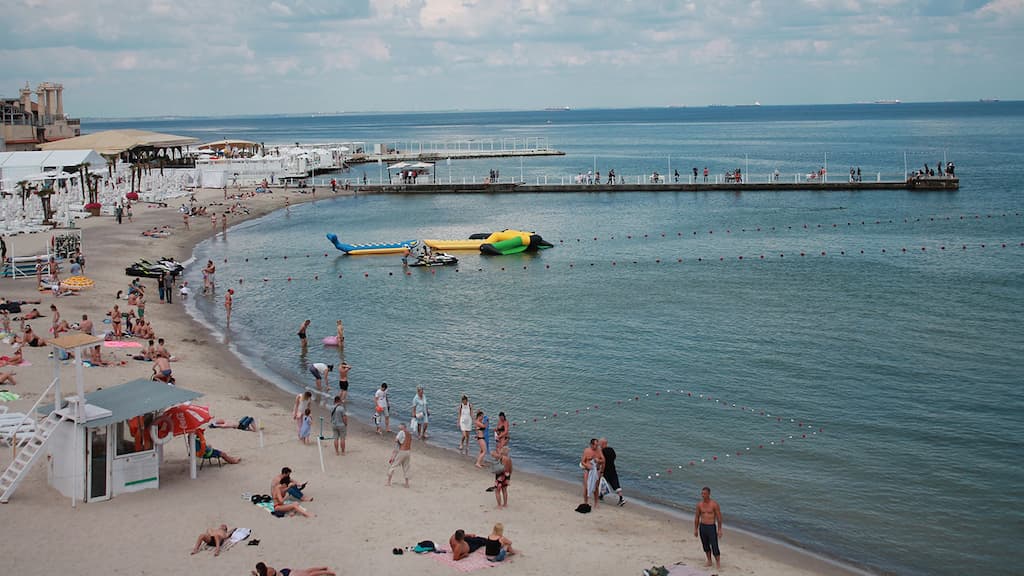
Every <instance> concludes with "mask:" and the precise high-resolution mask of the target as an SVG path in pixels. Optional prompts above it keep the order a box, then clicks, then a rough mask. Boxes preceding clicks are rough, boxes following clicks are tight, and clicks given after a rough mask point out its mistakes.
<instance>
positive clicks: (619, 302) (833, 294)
mask: <svg viewBox="0 0 1024 576" xmlns="http://www.w3.org/2000/svg"><path fill="white" fill-rule="evenodd" d="M111 128H139V129H145V130H156V131H159V132H169V133H174V134H181V135H186V136H195V137H197V138H200V139H203V140H216V139H221V138H240V139H247V140H253V141H256V142H264V143H266V144H267V145H277V144H290V143H295V142H299V143H303V144H306V143H316V142H352V141H361V142H367V143H392V144H391V146H393V147H398V148H399V149H402V148H405V149H409V148H415V147H416V146H419V145H420V144H418V143H422V142H452V143H454V142H463V143H467V142H476V143H477V145H478V146H487V145H488V144H485V143H487V142H492V143H500V142H502V141H505V142H509V141H518V142H520V146H522V145H523V144H522V143H524V142H531V141H532V142H545V143H546V144H547V145H549V146H550V147H552V148H556V149H558V150H562V151H564V152H565V155H564V156H558V157H544V158H524V159H519V158H514V159H481V160H453V161H452V162H451V163H450V164H448V163H439V164H438V165H437V167H436V171H437V172H438V173H437V174H436V175H435V177H436V178H437V179H438V180H440V181H445V180H446V179H450V180H451V181H453V182H454V181H463V180H467V181H468V180H469V179H476V180H477V181H479V180H480V179H481V178H483V177H486V176H487V175H488V174H489V172H490V171H491V170H498V171H499V172H500V174H501V176H502V177H503V178H506V177H513V178H516V179H521V180H524V181H528V182H536V181H543V180H545V179H546V180H547V181H548V182H556V181H567V180H568V179H571V178H573V177H575V176H576V175H578V174H581V173H584V174H585V173H586V172H587V171H598V172H600V173H601V174H604V175H607V173H608V170H610V169H614V170H615V171H616V173H617V174H620V175H624V176H626V180H627V181H628V182H631V181H636V178H643V177H645V175H649V174H651V173H653V172H656V171H657V172H659V173H661V174H670V175H671V174H673V172H674V171H675V170H679V172H680V173H681V178H683V179H686V178H689V177H691V176H692V171H693V168H697V169H698V172H699V174H700V177H701V178H702V176H703V169H704V167H705V166H707V167H708V168H709V171H710V173H711V174H712V175H718V174H723V173H724V172H725V171H731V170H734V169H736V168H741V169H742V171H743V172H744V173H746V174H747V175H748V178H750V179H753V180H757V179H762V180H763V179H764V178H767V175H768V174H770V173H771V172H773V171H774V170H776V169H778V170H779V171H780V173H781V175H782V176H781V178H782V179H783V180H785V181H793V180H799V179H802V178H805V177H806V176H805V175H806V174H808V173H811V172H815V171H818V170H820V169H821V168H823V167H826V166H827V174H828V177H829V178H830V179H833V180H834V179H840V180H846V179H847V178H848V176H849V170H850V169H851V168H853V169H854V170H856V169H857V168H860V170H861V174H862V178H863V179H864V180H871V179H879V178H881V179H883V180H892V179H902V178H903V177H904V175H905V174H906V173H907V172H908V171H914V170H917V169H921V168H923V167H924V165H925V164H927V165H928V166H929V167H930V168H932V169H934V167H935V166H936V164H939V163H941V164H943V165H945V164H946V163H948V162H953V163H954V164H955V167H956V175H957V176H958V177H959V178H960V189H959V190H958V191H953V192H913V191H867V190H865V191H844V192H815V191H778V192H743V191H740V192H639V191H622V192H593V193H565V194H446V193H440V194H430V195H419V194H394V195H365V194H358V195H355V196H332V194H330V191H329V190H328V189H326V188H320V189H319V190H318V191H317V198H318V199H317V200H316V202H314V203H310V204H302V205H294V206H292V207H290V208H289V209H288V210H280V211H277V212H274V213H272V214H269V215H267V216H264V217H262V218H259V219H255V220H251V221H248V222H244V223H242V224H239V225H237V226H233V227H231V228H230V229H228V230H227V231H226V232H225V233H219V234H217V235H216V236H215V237H213V238H211V239H210V240H208V241H206V242H203V243H202V244H200V245H199V246H198V247H197V248H196V250H195V259H196V261H197V262H198V263H202V262H205V261H206V260H207V259H210V260H213V261H214V262H216V263H217V278H218V286H217V291H216V295H214V296H212V297H204V296H202V295H201V294H199V292H200V291H199V290H196V296H195V298H194V300H193V302H192V303H191V305H190V311H191V313H192V314H194V315H196V317H197V318H199V319H200V320H201V321H202V322H204V323H205V324H206V325H207V326H208V327H209V328H210V330H211V331H212V332H213V333H214V335H215V337H216V338H218V339H220V340H222V341H224V342H226V343H228V344H229V345H230V347H231V349H232V350H233V351H235V353H237V354H239V355H240V356H241V357H242V358H243V359H244V361H245V362H246V363H247V364H249V365H250V366H252V367H253V368H255V369H256V370H257V371H259V372H260V373H261V374H264V375H266V376H267V377H268V378H270V379H271V380H273V381H274V382H276V383H277V384H278V385H279V386H281V387H282V388H284V389H286V390H289V391H291V392H295V391H297V390H299V389H300V388H301V387H302V386H308V385H310V384H311V383H312V378H311V377H310V376H309V373H308V372H307V368H308V365H309V363H311V362H325V363H330V364H335V365H337V364H338V363H339V361H340V360H342V359H344V360H346V361H348V362H349V363H350V364H351V365H352V372H351V376H350V381H351V390H350V399H351V406H352V408H351V417H353V418H356V419H359V420H362V421H364V422H366V423H369V422H370V420H371V415H372V409H371V406H372V394H373V392H374V391H375V390H376V389H377V388H378V386H379V385H380V384H381V383H382V382H387V383H388V384H389V387H390V388H389V390H390V398H391V402H392V405H393V406H394V410H393V411H394V414H395V418H394V419H395V420H396V421H395V422H392V426H393V427H394V426H397V423H398V422H397V421H405V419H407V418H408V417H409V415H410V413H411V400H412V397H413V395H414V393H415V389H416V387H417V386H423V387H424V388H425V391H426V396H427V398H428V401H429V406H430V408H431V414H430V418H431V425H430V432H431V433H432V435H433V437H432V439H431V442H433V443H436V444H438V445H440V446H445V447H449V448H451V449H455V447H456V445H457V443H458V440H457V426H456V415H457V406H458V404H459V399H460V397H461V396H462V395H463V394H465V395H467V396H469V398H470V400H471V402H472V404H473V405H474V407H476V408H479V409H482V410H484V411H485V412H486V414H488V416H489V418H490V421H491V423H492V426H493V424H494V423H495V422H496V420H497V414H498V412H504V413H505V414H507V415H508V417H509V419H510V420H511V421H512V422H513V423H514V424H515V426H514V427H513V428H512V434H511V436H512V441H511V443H512V448H513V456H514V459H515V462H516V466H517V468H521V469H528V470H532V471H535V472H538V473H541V474H545V475H548V476H551V477H554V478H558V479H564V480H566V481H572V482H573V486H574V487H575V486H577V485H578V483H579V478H580V470H579V468H578V462H579V458H580V454H581V452H582V450H583V449H584V447H585V446H586V445H587V442H588V440H589V439H590V438H597V437H607V438H608V440H609V444H610V445H611V446H613V447H614V448H615V450H616V452H617V454H618V461H617V467H618V470H619V474H620V477H621V480H622V485H623V490H624V493H625V495H626V497H627V498H629V499H631V500H643V501H647V502H651V503H655V504H659V505H662V506H667V507H672V508H676V509H678V510H680V511H682V513H684V514H690V513H691V511H692V506H693V504H694V503H695V502H696V501H697V499H698V498H699V491H700V489H701V487H703V486H709V487H711V489H712V495H713V496H714V497H715V498H716V499H717V500H718V501H719V503H720V504H721V506H722V510H723V513H724V517H725V525H726V527H727V528H728V527H729V526H739V527H742V528H744V529H747V530H750V531H753V532H755V533H758V534H762V535H765V536H767V537H770V538H774V539H777V540H781V541H784V542H787V543H790V544H792V545H795V546H798V547H800V548H803V549H806V550H808V551H811V552H814V553H817V554H820V555H823V556H826V557H829V558H833V559H836V560H838V561H841V562H844V563H848V564H851V565H854V566H858V567H861V568H863V569H866V570H868V571H870V572H876V573H892V574H910V575H924V574H938V575H946V574H948V575H954V574H1015V573H1020V566H1019V560H1020V557H1019V551H1018V548H1017V547H1018V546H1019V545H1020V541H1021V538H1022V537H1024V505H1022V502H1024V467H1022V466H1021V465H1020V459H1021V457H1022V455H1024V450H1022V441H1021V438H1022V437H1024V417H1022V416H1021V414H1022V413H1024V386H1022V384H1024V329H1022V320H1024V202H1022V197H1021V193H1022V189H1024V185H1022V182H1024V177H1022V169H1024V103H1022V102H962V103H920V104H915V103H902V104H897V105H872V104H855V105H829V106H759V107H710V108H656V109H655V108H651V109H626V110H558V111H554V110H552V111H478V112H477V111H474V112H465V111H457V112H437V113H408V114H403V113H392V114H340V115H334V116H323V115H317V116H290V117H285V116H265V117H240V118H156V119H140V120H105V121H90V122H86V123H84V124H83V129H84V130H85V131H87V132H88V131H98V130H104V129H111ZM463 145H465V146H471V144H463ZM379 170H380V167H378V166H377V165H376V164H370V165H363V166H359V165H356V166H353V167H352V168H351V170H350V171H349V172H348V173H339V174H337V175H333V176H334V177H336V178H339V179H351V180H353V181H357V180H360V179H361V178H362V175H363V173H368V175H369V178H370V179H373V177H374V176H379ZM331 176H332V175H328V176H327V177H331ZM712 177H713V176H712ZM505 228H514V229H519V230H526V231H534V232H536V233H538V234H540V235H541V236H542V237H543V238H544V239H545V240H547V241H549V242H551V243H552V244H553V245H554V246H553V247H552V248H550V249H547V250H542V251H538V252H535V253H524V254H518V255H512V256H503V257H491V256H484V255H480V254H476V253H471V252H464V253H458V254H457V256H458V257H459V259H460V260H459V263H458V265H456V266H448V267H443V268H432V269H405V268H403V266H402V263H401V261H400V258H399V256H395V255H391V256H361V257H359V256H345V255H343V254H342V253H341V252H339V251H337V250H335V249H334V247H333V246H332V245H331V244H330V243H329V242H328V241H327V240H326V239H325V234H327V233H335V234H337V235H338V236H339V237H340V238H341V239H342V241H345V242H349V243H364V242H394V241H400V240H407V239H417V240H422V239H425V238H438V239H463V238H467V237H468V236H469V235H470V234H475V233H481V232H487V233H489V232H493V231H497V230H503V229H505ZM199 268H200V266H198V265H197V266H192V267H191V268H190V269H189V271H188V272H187V279H188V280H189V281H190V284H191V285H193V286H194V287H196V288H198V287H199V286H201V283H202V280H201V276H200V274H199ZM228 287H232V288H233V289H234V290H235V292H236V294H235V300H234V312H233V316H232V320H231V324H230V327H229V328H225V322H224V309H223V306H222V298H223V292H224V291H225V290H226V289H227V288H228ZM306 318H309V319H311V320H312V325H311V326H310V331H309V332H310V336H311V344H310V345H309V347H308V349H306V350H303V349H302V348H301V347H300V345H299V340H298V338H297V337H296V331H297V330H298V327H299V324H300V323H301V321H302V320H304V319H306ZM339 319H340V320H342V321H343V322H344V326H345V334H346V340H345V345H344V347H343V348H340V349H339V348H333V347H327V346H323V345H322V344H321V343H320V340H321V338H323V337H325V336H329V335H331V334H333V333H334V330H335V322H336V320H339ZM334 384H335V385H336V379H335V380H334ZM514 486H515V485H514V484H513V487H512V492H513V495H512V496H513V499H514V498H515V495H514V490H515V488H514ZM574 489H575V488H574ZM627 505H628V504H627ZM567 513H569V510H568V509H567ZM723 545H724V553H725V555H726V556H727V555H728V550H729V541H728V539H726V540H724V542H723Z"/></svg>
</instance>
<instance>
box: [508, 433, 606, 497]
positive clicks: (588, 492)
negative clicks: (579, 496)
mask: <svg viewBox="0 0 1024 576" xmlns="http://www.w3.org/2000/svg"><path fill="white" fill-rule="evenodd" d="M498 445H499V446H501V444H500V443H499V444H498ZM603 464H604V456H603V455H602V454H601V450H600V449H599V448H598V446H597V438H591V439H590V444H588V445H587V447H586V448H585V449H584V450H583V457H582V458H580V468H583V503H584V504H589V503H590V497H591V496H593V497H594V508H597V493H598V478H600V476H601V466H602V465H603Z"/></svg>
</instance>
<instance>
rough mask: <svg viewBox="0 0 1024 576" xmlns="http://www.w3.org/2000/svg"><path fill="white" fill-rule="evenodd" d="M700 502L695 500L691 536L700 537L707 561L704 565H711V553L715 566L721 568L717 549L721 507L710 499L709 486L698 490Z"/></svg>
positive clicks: (720, 526) (720, 535)
mask: <svg viewBox="0 0 1024 576" xmlns="http://www.w3.org/2000/svg"><path fill="white" fill-rule="evenodd" d="M700 497H701V500H700V502H697V510H696V512H695V513H694V515H693V536H694V537H695V538H696V537H698V536H699V537H700V544H701V546H702V547H703V548H704V555H705V556H707V562H706V563H705V564H704V566H711V555H712V554H714V555H715V568H718V569H721V568H722V561H721V555H722V553H721V552H720V551H719V549H718V539H719V538H721V537H722V509H721V508H720V507H719V506H718V502H715V501H714V500H712V499H711V488H708V487H707V486H705V487H704V488H702V489H701V491H700Z"/></svg>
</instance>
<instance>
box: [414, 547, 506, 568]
mask: <svg viewBox="0 0 1024 576" xmlns="http://www.w3.org/2000/svg"><path fill="white" fill-rule="evenodd" d="M426 555H427V556H430V557H431V558H433V559H434V560H436V561H438V562H440V563H441V564H447V565H448V566H451V567H452V568H455V569H456V570H458V571H459V572H472V571H474V570H479V569H481V568H493V567H495V566H497V565H499V564H504V562H491V561H490V560H488V559H487V556H485V555H484V551H483V549H482V548H481V549H479V550H477V551H476V552H473V553H472V554H470V555H469V556H466V557H465V558H463V559H462V560H459V561H458V562H456V561H455V560H452V553H451V552H444V553H442V554H433V553H430V552H427V554H426ZM505 562H508V560H506V561H505Z"/></svg>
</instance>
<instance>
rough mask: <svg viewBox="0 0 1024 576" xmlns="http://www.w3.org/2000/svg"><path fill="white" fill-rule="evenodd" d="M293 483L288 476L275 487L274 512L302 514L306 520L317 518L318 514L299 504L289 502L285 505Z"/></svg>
mask: <svg viewBox="0 0 1024 576" xmlns="http://www.w3.org/2000/svg"><path fill="white" fill-rule="evenodd" d="M291 483H292V479H291V478H290V477H288V476H283V477H282V478H281V481H280V483H279V484H278V485H277V486H275V487H274V493H273V497H274V512H293V513H297V514H301V515H303V516H305V517H306V518H315V517H316V514H313V513H311V512H309V511H308V510H306V509H305V508H303V507H302V506H301V505H299V503H298V502H289V503H287V504H285V502H284V499H285V497H286V496H287V495H288V486H290V485H291Z"/></svg>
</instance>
